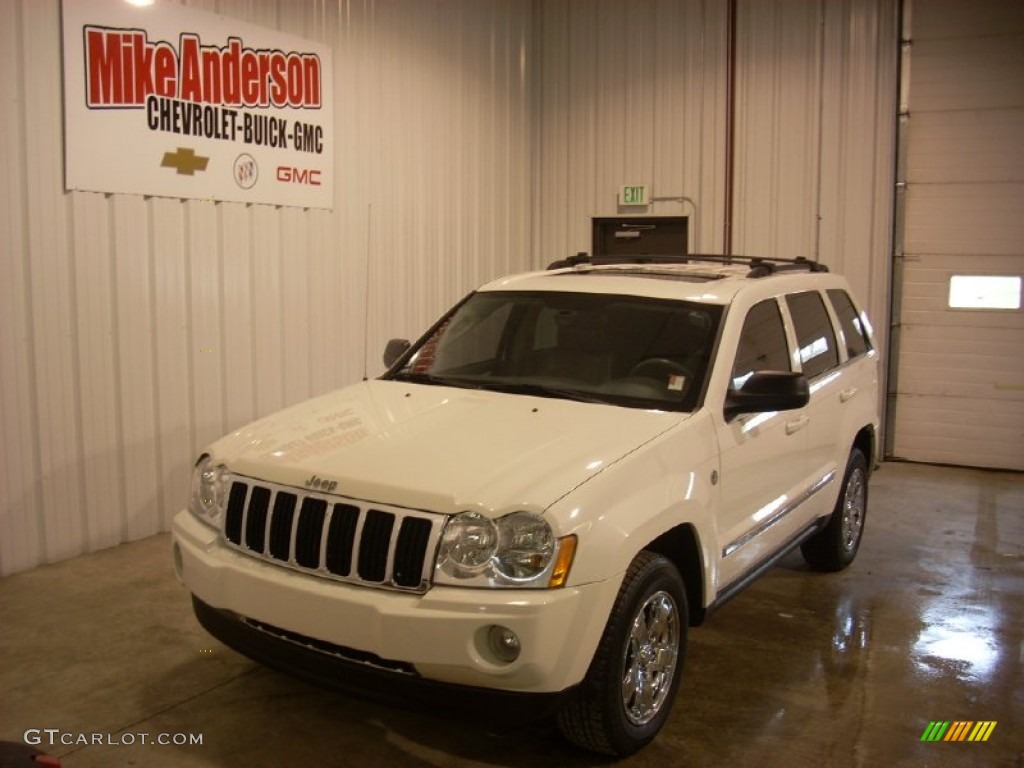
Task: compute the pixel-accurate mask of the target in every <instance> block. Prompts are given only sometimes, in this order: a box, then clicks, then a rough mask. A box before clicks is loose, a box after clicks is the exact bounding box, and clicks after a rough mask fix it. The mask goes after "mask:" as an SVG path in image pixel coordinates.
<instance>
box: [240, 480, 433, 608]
mask: <svg viewBox="0 0 1024 768" xmlns="http://www.w3.org/2000/svg"><path fill="white" fill-rule="evenodd" d="M335 498H337V497H335ZM443 521H444V517H443V516H442V515H435V514H432V513H428V512H417V511H414V510H406V509H398V508H383V509H382V508H380V505H374V506H373V507H372V508H371V507H369V506H367V505H363V504H361V503H359V502H354V501H351V500H345V501H339V502H331V501H330V500H329V499H328V498H325V496H323V495H305V494H303V493H302V492H301V491H300V492H296V489H294V488H288V487H287V486H277V485H275V484H273V483H266V482H262V481H250V480H249V479H248V478H244V479H237V478H236V479H235V480H234V482H233V483H232V485H231V490H230V493H229V495H228V504H227V510H226V513H225V515H224V528H223V534H224V539H225V541H226V542H228V543H229V544H231V545H233V546H234V547H236V548H237V549H239V550H240V551H241V552H244V553H246V554H249V555H252V556H256V557H260V558H263V559H265V560H269V561H270V562H273V563H276V564H278V565H283V566H287V567H290V568H294V569H297V570H300V571H305V572H309V573H314V574H316V575H320V576H324V577H326V578H332V579H340V580H342V581H348V582H353V583H357V584H364V585H366V586H373V587H387V588H396V589H403V590H413V591H425V590H426V588H427V586H428V584H429V580H430V573H429V568H430V566H431V564H432V563H433V553H434V549H435V548H436V547H437V541H438V537H439V536H440V532H441V526H442V523H443Z"/></svg>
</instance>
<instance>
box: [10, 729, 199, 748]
mask: <svg viewBox="0 0 1024 768" xmlns="http://www.w3.org/2000/svg"><path fill="white" fill-rule="evenodd" d="M22 738H23V739H24V740H25V743H26V744H29V745H31V746H33V747H38V746H40V745H44V746H47V747H91V746H96V747H101V746H102V747H130V746H134V745H136V744H147V745H153V744H155V745H158V746H164V747H167V746H175V747H184V746H197V745H199V746H201V745H202V743H203V734H201V733H149V732H140V733H76V732H74V731H62V730H61V729H60V728H28V729H26V730H25V733H24V735H23V736H22Z"/></svg>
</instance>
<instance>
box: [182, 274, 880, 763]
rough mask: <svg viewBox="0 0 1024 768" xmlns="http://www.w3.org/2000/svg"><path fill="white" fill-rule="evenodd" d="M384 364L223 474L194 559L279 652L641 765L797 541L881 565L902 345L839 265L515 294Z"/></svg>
mask: <svg viewBox="0 0 1024 768" xmlns="http://www.w3.org/2000/svg"><path fill="white" fill-rule="evenodd" d="M385 360H386V362H387V364H388V365H389V370H388V371H387V373H386V374H384V375H383V376H382V377H381V378H380V379H377V380H374V381H366V382H363V383H360V384H356V385H354V386H350V387H346V388H344V389H341V390H338V391H336V392H331V393H329V394H326V395H323V396H322V397H318V398H316V399H314V400H310V401H309V402H305V403H302V404H300V405H297V406H293V407H291V408H288V409H287V410H284V411H282V412H280V413H277V414H274V415H272V416H269V417H267V418H264V419H261V420H260V421H257V422H256V423H254V424H251V425H249V426H247V427H245V428H243V429H240V430H238V431H237V432H235V433H233V434H231V435H228V436H227V437H224V438H222V439H221V440H218V441H217V442H215V443H214V444H212V445H210V446H209V447H208V448H207V449H206V450H205V451H204V452H203V454H202V455H201V456H200V457H199V460H198V462H197V463H196V467H195V473H194V478H193V483H192V494H191V503H190V506H189V509H188V510H187V511H182V512H181V513H179V514H178V515H177V516H176V517H175V519H174V526H173V531H174V560H175V566H176V570H177V573H178V575H179V577H180V578H181V579H182V581H183V582H184V583H185V585H186V586H187V587H188V589H189V590H190V591H191V592H192V595H193V604H194V607H195V612H196V614H197V616H198V618H199V620H200V622H201V623H202V624H203V626H205V627H206V628H207V629H208V630H209V631H210V632H211V633H212V634H214V635H215V636H217V637H218V638H220V639H221V640H223V641H224V642H225V643H227V644H228V645H230V646H232V647H234V648H237V649H238V650H240V651H241V652H243V653H245V654H247V655H249V656H251V657H253V658H255V659H258V660H261V661H263V662H265V663H268V664H271V665H273V666H276V667H278V668H282V669H285V670H288V671H290V672H292V673H294V674H298V675H302V676H304V677H307V678H311V679H314V680H317V681H319V682H321V683H324V684H329V685H335V686H342V687H346V688H348V689H356V690H359V691H361V692H362V693H364V694H365V695H370V696H384V697H386V698H388V699H401V700H403V701H404V702H405V703H406V704H409V703H412V704H414V705H415V704H424V705H425V704H426V703H430V705H431V706H434V707H436V706H437V705H438V704H440V705H442V706H449V707H453V706H456V705H458V706H459V708H461V709H466V708H467V707H468V706H474V707H476V708H477V710H478V711H479V703H480V702H481V700H483V701H484V702H485V703H486V705H487V706H486V708H485V710H484V711H486V712H487V713H488V714H492V713H494V711H495V707H496V706H499V705H500V706H502V708H503V711H506V712H507V711H509V710H513V711H514V710H516V709H519V710H522V711H528V712H533V713H537V712H541V711H543V712H548V713H553V714H555V715H556V716H557V719H558V722H559V725H560V727H561V729H562V731H563V732H564V734H565V735H566V736H567V737H568V738H569V739H570V740H572V741H573V742H575V743H576V744H578V745H580V746H583V747H585V748H588V749H592V750H596V751H599V752H605V753H609V754H614V755H626V754H629V753H631V752H634V751H636V750H637V749H639V748H641V747H642V746H644V745H645V744H646V743H648V742H649V741H650V740H651V739H653V738H654V736H655V735H656V734H657V732H658V731H659V729H660V728H661V727H662V725H663V724H664V723H665V720H666V719H667V717H668V714H669V710H670V708H671V706H672V700H673V698H674V696H675V693H676V688H677V687H678V684H679V679H680V674H681V669H682V664H683V656H684V653H685V650H686V634H687V627H688V626H690V625H697V624H699V623H700V622H701V621H702V620H703V619H704V617H705V616H706V615H707V614H708V612H709V611H711V610H712V609H713V608H715V607H716V606H719V605H721V604H722V602H723V601H725V600H726V599H727V598H729V597H730V596H732V595H733V594H734V593H736V592H737V591H738V590H739V589H740V588H742V587H743V586H744V585H745V584H747V583H749V582H750V580H751V579H752V578H753V577H755V576H756V575H758V574H759V573H761V572H763V571H764V570H765V569H766V568H768V567H769V566H770V565H772V564H773V563H774V562H775V561H777V560H778V559H779V558H780V557H781V556H782V555H784V554H785V553H787V552H788V551H790V550H791V549H792V548H794V547H796V546H800V547H801V549H802V550H803V553H804V555H805V557H806V559H807V560H808V562H809V563H810V564H811V565H812V566H813V567H815V568H818V569H823V570H838V569H841V568H843V567H845V566H846V565H848V564H849V563H850V562H851V561H852V560H853V558H854V556H855V555H856V553H857V548H858V545H859V543H860V540H861V534H862V532H863V527H864V519H865V513H866V502H867V482H868V475H869V472H870V469H871V468H872V467H873V466H874V463H875V456H876V451H877V450H878V353H877V351H876V350H875V347H874V343H873V341H872V337H871V331H870V327H869V325H868V321H867V318H866V317H865V315H864V313H863V312H861V311H860V310H859V309H858V307H857V305H856V303H855V302H854V301H853V300H852V299H851V296H850V292H849V288H848V286H847V283H846V282H845V281H844V280H843V279H842V278H841V277H838V276H836V275H833V274H830V273H829V272H828V271H827V270H826V269H825V268H824V267H822V266H820V265H819V264H816V263H813V262H808V261H805V260H802V259H798V260H795V261H782V260H769V259H748V258H738V257H700V256H691V257H689V258H688V259H687V260H685V261H682V262H680V263H659V264H615V265H600V266H595V265H592V264H589V263H586V262H585V261H582V262H581V263H577V264H575V265H574V266H571V267H568V268H561V269H552V270H549V271H546V272H542V273H533V274H527V275H521V276H516V277H509V278H505V279H502V280H497V281H495V282H493V283H490V284H488V285H486V286H484V287H482V288H480V289H479V290H477V291H476V292H474V293H472V294H471V295H470V296H468V297H467V298H466V299H465V300H463V301H462V302H461V303H459V304H458V305H457V306H456V307H454V308H453V309H452V310H451V311H450V312H448V313H447V314H446V315H445V316H444V317H443V318H442V319H441V320H440V321H439V322H438V323H437V324H436V325H435V326H434V327H433V328H431V329H430V331H429V332H428V333H427V334H426V335H424V336H423V337H422V338H421V339H420V340H419V341H418V342H417V343H415V344H413V345H410V344H409V343H408V342H404V341H399V340H396V341H393V342H391V343H390V344H389V345H388V352H387V353H386V355H385ZM540 705H544V706H540Z"/></svg>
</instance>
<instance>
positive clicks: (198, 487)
mask: <svg viewBox="0 0 1024 768" xmlns="http://www.w3.org/2000/svg"><path fill="white" fill-rule="evenodd" d="M227 486H228V468H227V467H225V466H224V465H223V464H214V462H213V459H212V458H211V457H210V456H209V454H205V453H204V454H203V455H202V456H200V457H199V461H197V462H196V466H195V469H193V470H192V496H191V499H190V500H189V509H190V510H191V511H192V514H194V515H195V516H196V517H198V518H199V519H200V520H202V521H203V522H204V523H207V524H209V525H212V526H214V527H218V528H219V527H220V521H221V516H222V515H223V514H224V505H225V500H226V499H227Z"/></svg>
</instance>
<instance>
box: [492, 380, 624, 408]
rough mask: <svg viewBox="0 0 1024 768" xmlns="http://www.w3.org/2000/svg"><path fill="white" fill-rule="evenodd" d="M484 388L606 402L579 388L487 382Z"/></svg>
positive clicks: (580, 400) (521, 393) (512, 392)
mask: <svg viewBox="0 0 1024 768" xmlns="http://www.w3.org/2000/svg"><path fill="white" fill-rule="evenodd" d="M486 388H487V389H491V390H495V391H497V392H508V393H509V394H513V395H537V396H539V397H558V398H562V399H563V400H575V401H577V402H580V403H601V404H603V405H607V404H608V400H607V398H603V397H600V396H598V395H595V394H591V393H589V392H580V391H579V390H575V389H564V388H562V387H550V386H547V385H545V384H534V383H526V382H519V383H512V382H489V383H488V384H487V386H486Z"/></svg>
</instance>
